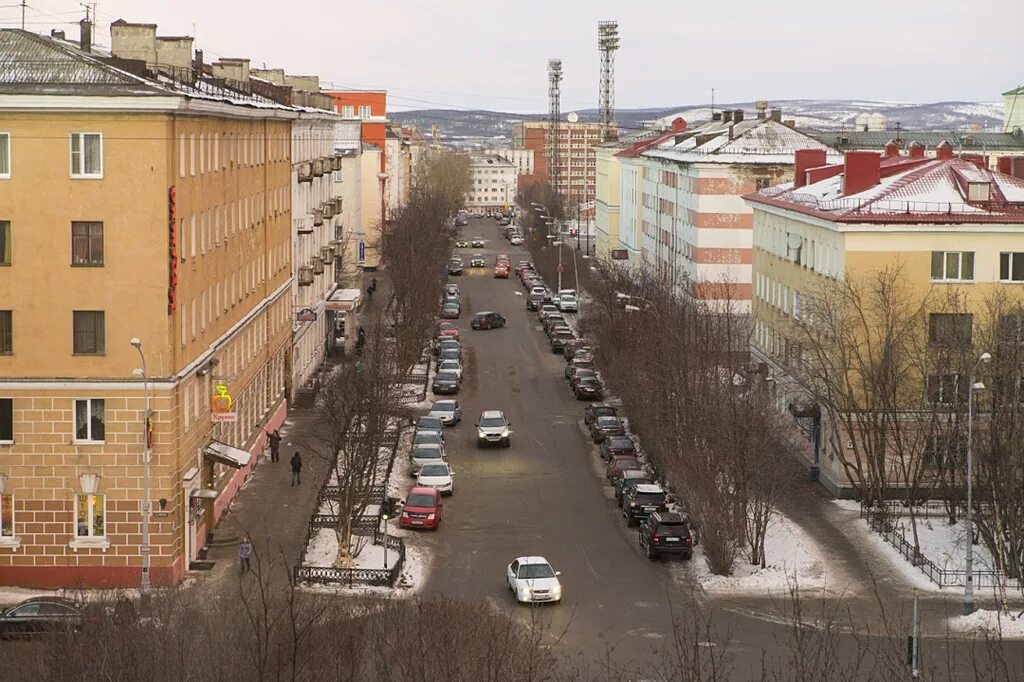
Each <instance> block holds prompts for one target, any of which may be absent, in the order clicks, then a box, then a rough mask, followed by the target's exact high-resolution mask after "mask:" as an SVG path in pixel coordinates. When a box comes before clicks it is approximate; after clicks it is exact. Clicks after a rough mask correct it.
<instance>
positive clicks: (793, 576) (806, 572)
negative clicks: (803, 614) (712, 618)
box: [677, 514, 845, 595]
mask: <svg viewBox="0 0 1024 682" xmlns="http://www.w3.org/2000/svg"><path fill="white" fill-rule="evenodd" d="M765 549H766V551H765V554H766V562H765V564H766V566H765V568H761V567H760V566H752V565H751V564H750V562H749V561H748V560H747V559H746V557H745V555H741V556H740V557H739V558H738V559H737V561H736V564H735V568H734V571H733V574H732V575H731V576H720V575H714V574H712V573H711V571H710V570H709V569H708V565H707V562H706V561H705V558H704V551H703V547H702V546H701V545H700V544H698V545H697V547H695V548H694V550H695V551H694V553H693V559H691V561H690V564H691V565H692V567H693V568H692V570H693V574H694V575H695V576H696V578H697V580H698V582H699V583H700V585H701V587H702V588H703V589H704V590H705V591H706V592H709V593H717V594H726V593H729V594H735V593H747V594H761V595H767V594H770V595H785V594H788V593H789V591H790V589H791V588H793V587H799V589H800V590H801V591H805V590H822V589H831V586H832V585H833V584H836V585H840V584H843V583H845V580H844V579H843V578H842V576H840V575H838V572H837V571H831V570H830V566H829V562H828V560H827V558H826V556H825V553H824V552H823V551H822V549H821V547H820V546H819V545H818V544H817V543H816V542H815V541H814V540H812V539H811V538H810V536H808V535H807V534H806V533H805V532H804V531H803V529H801V528H800V526H798V525H797V524H795V523H793V522H792V521H790V520H789V519H788V518H786V517H785V516H782V515H781V514H780V515H778V516H776V518H775V519H774V520H773V521H772V523H771V525H770V526H769V527H768V535H767V538H766V540H765ZM679 565H680V566H685V564H682V563H680V564H679ZM677 570H678V569H677ZM682 570H686V569H682Z"/></svg>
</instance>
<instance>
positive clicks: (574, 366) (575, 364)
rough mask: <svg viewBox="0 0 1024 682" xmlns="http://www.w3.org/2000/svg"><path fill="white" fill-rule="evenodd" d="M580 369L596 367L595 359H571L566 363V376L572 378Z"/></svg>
mask: <svg viewBox="0 0 1024 682" xmlns="http://www.w3.org/2000/svg"><path fill="white" fill-rule="evenodd" d="M578 369H594V361H593V360H570V361H569V362H567V363H565V378H566V379H569V380H572V376H573V374H575V373H576V370H578Z"/></svg>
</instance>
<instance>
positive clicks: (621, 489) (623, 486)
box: [615, 469, 654, 507]
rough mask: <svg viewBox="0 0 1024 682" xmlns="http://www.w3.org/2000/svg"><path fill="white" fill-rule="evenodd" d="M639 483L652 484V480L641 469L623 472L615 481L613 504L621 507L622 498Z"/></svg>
mask: <svg viewBox="0 0 1024 682" xmlns="http://www.w3.org/2000/svg"><path fill="white" fill-rule="evenodd" d="M641 483H654V479H653V478H651V475H650V474H649V473H647V472H646V471H644V470H643V469H640V470H634V469H630V470H629V471H623V472H622V476H621V477H620V478H618V479H616V480H615V502H616V504H618V505H619V506H620V507H621V506H622V497H623V495H625V494H626V493H628V492H629V491H630V490H631V489H632V488H633V486H636V485H640V484H641Z"/></svg>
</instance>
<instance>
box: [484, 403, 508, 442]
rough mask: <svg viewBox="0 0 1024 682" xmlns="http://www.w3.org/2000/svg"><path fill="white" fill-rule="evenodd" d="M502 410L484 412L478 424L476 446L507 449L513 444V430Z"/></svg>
mask: <svg viewBox="0 0 1024 682" xmlns="http://www.w3.org/2000/svg"><path fill="white" fill-rule="evenodd" d="M511 426H512V424H510V423H509V421H508V419H505V413H504V412H502V411H501V410H484V411H483V412H482V413H481V414H480V419H479V420H477V423H476V446H477V447H478V448H482V447H483V446H485V445H489V444H492V443H493V444H495V445H500V446H501V447H504V448H507V447H509V446H510V445H511V444H512V430H511V429H510V427H511Z"/></svg>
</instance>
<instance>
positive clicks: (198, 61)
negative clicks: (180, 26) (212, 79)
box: [192, 50, 203, 76]
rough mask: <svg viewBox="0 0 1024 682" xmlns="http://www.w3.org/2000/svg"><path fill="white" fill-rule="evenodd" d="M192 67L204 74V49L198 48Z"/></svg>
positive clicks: (198, 72)
mask: <svg viewBox="0 0 1024 682" xmlns="http://www.w3.org/2000/svg"><path fill="white" fill-rule="evenodd" d="M192 69H193V70H194V71H195V72H196V74H198V75H200V76H201V75H202V74H203V51H202V50H196V56H195V57H194V58H193V59H192Z"/></svg>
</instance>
